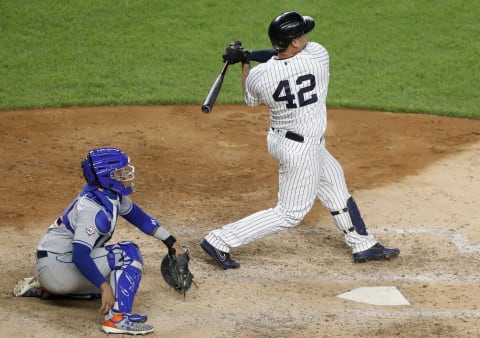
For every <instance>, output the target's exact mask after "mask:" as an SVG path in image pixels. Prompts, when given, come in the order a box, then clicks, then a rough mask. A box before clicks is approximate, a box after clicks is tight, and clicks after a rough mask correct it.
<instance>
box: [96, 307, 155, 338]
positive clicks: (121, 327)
mask: <svg viewBox="0 0 480 338" xmlns="http://www.w3.org/2000/svg"><path fill="white" fill-rule="evenodd" d="M146 320H147V317H146V316H144V315H138V314H131V313H121V312H119V313H116V314H115V315H114V316H113V317H112V318H110V319H107V320H105V321H104V322H103V326H102V330H103V331H105V332H106V333H125V334H133V335H137V334H146V333H150V332H153V326H152V325H149V324H145V321H146Z"/></svg>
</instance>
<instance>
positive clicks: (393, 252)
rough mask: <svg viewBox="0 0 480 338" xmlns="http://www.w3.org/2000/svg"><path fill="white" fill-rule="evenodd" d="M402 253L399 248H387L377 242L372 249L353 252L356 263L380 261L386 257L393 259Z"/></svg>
mask: <svg viewBox="0 0 480 338" xmlns="http://www.w3.org/2000/svg"><path fill="white" fill-rule="evenodd" d="M399 254H400V250H399V249H397V248H386V247H384V246H383V245H381V244H380V243H377V244H375V245H374V246H372V247H371V248H370V249H367V250H364V251H361V252H357V253H354V254H353V261H354V262H355V263H363V262H366V261H379V260H384V259H387V260H388V259H392V258H395V257H397V256H398V255H399Z"/></svg>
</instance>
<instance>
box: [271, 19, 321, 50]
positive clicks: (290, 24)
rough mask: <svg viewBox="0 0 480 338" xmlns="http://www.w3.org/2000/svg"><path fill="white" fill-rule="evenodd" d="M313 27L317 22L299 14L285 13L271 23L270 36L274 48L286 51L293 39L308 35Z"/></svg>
mask: <svg viewBox="0 0 480 338" xmlns="http://www.w3.org/2000/svg"><path fill="white" fill-rule="evenodd" d="M313 27H315V21H313V19H312V18H311V17H309V16H302V15H301V14H300V13H297V12H285V13H283V14H280V15H279V16H277V17H276V18H275V19H273V21H272V22H271V23H270V27H269V28H268V36H269V37H270V41H271V42H272V46H273V48H275V49H278V50H280V51H281V50H285V49H286V48H287V47H288V45H289V44H290V42H292V40H293V39H295V38H298V37H299V36H302V35H303V34H307V33H308V32H310V31H311V30H312V29H313Z"/></svg>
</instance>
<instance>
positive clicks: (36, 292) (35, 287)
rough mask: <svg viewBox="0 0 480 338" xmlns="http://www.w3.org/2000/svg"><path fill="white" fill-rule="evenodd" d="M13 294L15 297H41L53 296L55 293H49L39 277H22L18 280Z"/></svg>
mask: <svg viewBox="0 0 480 338" xmlns="http://www.w3.org/2000/svg"><path fill="white" fill-rule="evenodd" d="M13 295H14V296H15V297H39V298H41V299H49V298H52V297H53V295H52V294H50V293H48V291H47V290H45V289H44V288H43V287H42V286H41V285H40V283H39V282H38V280H37V277H27V278H22V279H20V280H18V281H17V284H15V286H14V287H13Z"/></svg>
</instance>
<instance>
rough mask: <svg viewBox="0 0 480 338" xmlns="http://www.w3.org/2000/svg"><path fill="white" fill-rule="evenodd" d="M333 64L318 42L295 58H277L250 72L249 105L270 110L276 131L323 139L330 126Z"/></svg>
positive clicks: (246, 93)
mask: <svg viewBox="0 0 480 338" xmlns="http://www.w3.org/2000/svg"><path fill="white" fill-rule="evenodd" d="M329 62H330V59H329V55H328V52H327V50H326V49H325V47H323V46H322V45H320V44H318V43H316V42H308V43H307V45H306V46H305V48H304V49H303V50H302V51H301V52H300V53H298V54H296V55H295V56H293V57H291V58H288V59H282V60H280V59H278V57H276V56H274V57H272V58H271V59H270V60H268V61H267V62H265V63H262V64H259V65H257V66H255V67H253V68H252V69H251V70H250V73H249V75H248V77H247V80H246V90H245V93H244V95H245V102H246V103H247V105H249V106H256V105H259V104H265V105H267V106H268V107H270V123H271V126H272V127H273V128H278V129H285V130H290V131H294V132H296V133H298V134H300V135H303V136H307V137H321V136H323V134H324V133H325V129H326V124H327V109H326V98H327V92H328V80H329V77H330V72H329Z"/></svg>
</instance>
